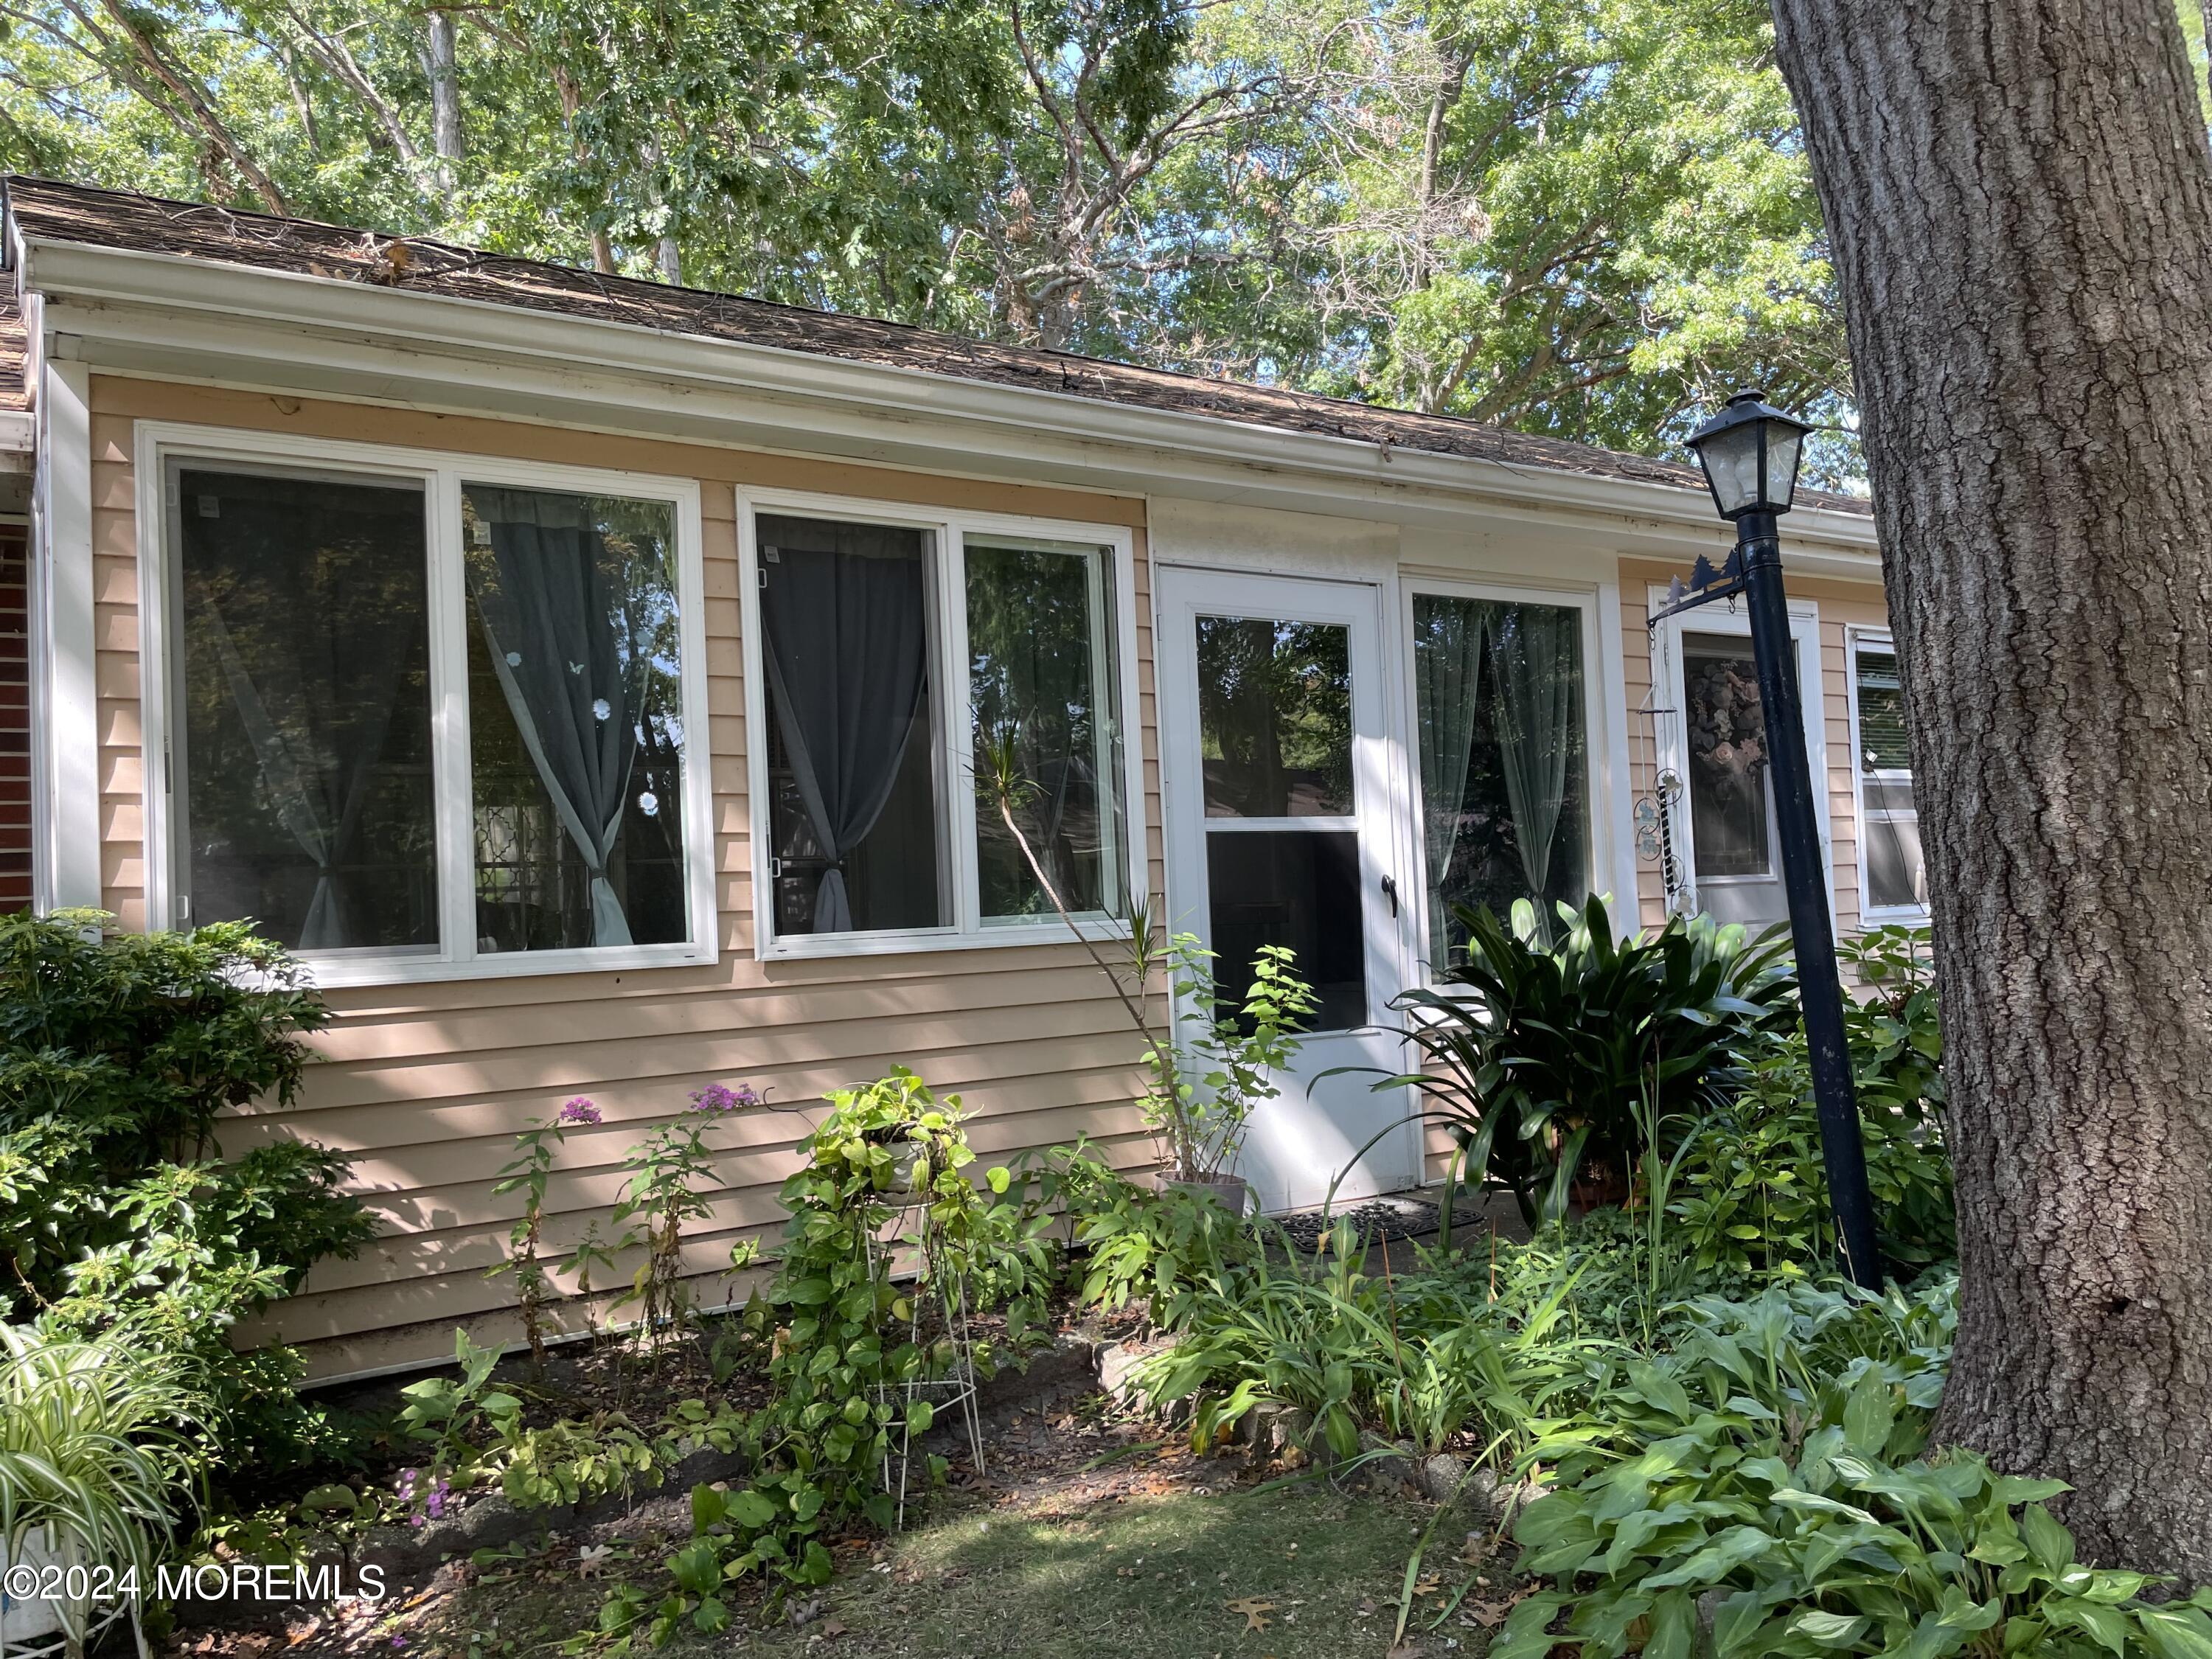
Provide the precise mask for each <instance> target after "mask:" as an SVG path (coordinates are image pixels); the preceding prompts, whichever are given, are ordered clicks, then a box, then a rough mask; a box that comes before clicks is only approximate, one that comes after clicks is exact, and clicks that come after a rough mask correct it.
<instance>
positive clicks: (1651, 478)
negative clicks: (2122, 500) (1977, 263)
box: [0, 176, 1866, 512]
mask: <svg viewBox="0 0 2212 1659" xmlns="http://www.w3.org/2000/svg"><path fill="white" fill-rule="evenodd" d="M5 189H6V191H7V210H8V213H9V216H11V217H12V218H13V219H14V221H15V224H16V226H17V227H18V228H20V230H21V234H23V236H24V237H25V238H26V239H27V240H32V241H38V240H51V241H59V242H76V243H82V244H87V245H89V246H100V247H113V248H128V249H136V250H140V251H143V252H158V253H167V254H173V255H176V256H179V257H180V258H190V259H206V260H215V261H220V262H222V263H225V264H239V265H249V266H254V267H257V268H259V269H262V270H277V271H289V272H293V273H296V274H301V275H308V276H324V277H329V278H331V279H334V280H337V281H342V282H356V283H376V284H378V285H380V286H382V287H386V288H392V289H408V290H412V291H415V292H419V293H423V294H434V295H447V296H449V297H453V298H460V299H469V300H478V301H489V302H491V303H493V304H496V305H505V306H513V307H519V308H521V309H525V310H531V311H541V312H554V313H563V314H566V315H570V316H577V317H586V318H593V319H599V320H600V321H604V322H616V323H628V324H632V325H636V326H639V327H643V328H649V329H653V330H655V331H659V332H662V333H671V334H682V335H690V336H696V337H702V338H708V339H716V340H728V341H734V342H739V343H745V344H750V345H760V346H772V347H776V348H780V349H785V350H789V351H797V352H805V353H811V354H812V355H815V356H825V357H835V358H841V359H843V360H845V361H847V362H866V363H880V364H885V365H890V366H896V367H898V368H908V369H917V370H921V371H923V372H925V373H928V374H943V375H947V376H951V377H953V378H956V379H959V380H979V381H985V382H988V383H990V384H993V385H998V386H1023V387H1028V388H1030V389H1033V390H1041V391H1046V392H1058V393H1060V394H1063V395H1065V396H1069V397H1077V398H1092V399H1096V400H1098V401H1101V402H1106V403H1115V404H1129V405H1133V406H1135V407H1138V408H1144V409H1153V410H1172V411H1177V412H1181V413H1185V414H1196V415H1205V416H1212V417H1213V418H1216V419H1219V420H1225V421H1234V422H1240V423H1243V424H1245V425H1249V426H1258V427H1268V428H1276V429H1278V430H1282V431H1289V432H1298V433H1308V434H1318V435H1325V436H1329V437H1339V438H1348V439H1352V440H1356V441H1360V442H1364V443H1371V444H1376V445H1378V446H1386V447H1395V448H1401V449H1407V450H1419V451H1425V452H1427V453H1434V454H1440V455H1458V456H1464V457H1467V458H1468V459H1474V460H1481V461H1494V462H1500V463H1504V464H1507V465H1517V466H1526V467H1532V468H1541V469H1544V470H1547V471H1562V472H1574V473H1583V474H1587V475H1590V476H1594V477H1613V478H1623V479H1631V480H1635V481H1638V482H1642V483H1658V484H1671V485H1674V486H1677V487H1680V488H1689V489H1696V488H1701V487H1702V486H1701V483H1700V480H1699V477H1698V474H1697V472H1696V471H1695V470H1694V469H1693V468H1691V467H1689V466H1686V465H1678V464H1676V463H1674V462H1669V461H1662V460H1656V459H1652V458H1650V457H1649V456H1644V455H1630V454H1623V453H1618V452H1615V451H1613V450H1607V449H1600V448H1597V447H1593V446H1590V445H1587V444H1577V443H1568V442H1565V441H1560V440H1559V439H1554V438H1542V437H1534V436H1530V435H1527V434H1525V433H1518V432H1513V431H1509V430H1507V429H1506V428H1503V427H1496V426H1486V425H1483V424H1480V423H1479V422H1474V421H1465V420H1459V419H1455V418H1453V417H1451V416H1438V415H1422V414H1416V413H1414V412H1413V411H1411V410H1398V409H1386V408H1378V407H1376V406H1374V405H1371V404H1358V403H1352V402H1348V401H1345V400H1342V399H1338V398H1321V397H1315V396H1312V395H1310V394H1309V393H1305V392H1290V391H1285V390H1282V389H1280V388H1277V387H1270V386H1250V385H1246V384H1243V383H1241V382H1238V381H1234V380H1209V379H1206V378H1204V377H1201V376H1198V375H1192V374H1171V373H1169V372H1166V371H1164V370H1160V369H1152V368H1138V367H1135V366H1133V365H1131V364H1127V363H1115V362H1104V361H1103V360H1100V359H1097V358H1093V357H1084V356H1076V355H1075V354H1073V353H1071V352H1062V351H1045V350H1037V349H1027V348H1023V347H1018V346H1004V345H994V344H989V343H984V342H981V341H975V340H969V339H966V338H963V337H961V336H958V335H955V334H947V333H942V332H939V331H936V330H933V329H924V328H915V327H912V326H910V325H906V324H903V323H887V322H882V321H878V320H877V319H872V318H864V317H851V316H843V315H840V314H837V313H829V312H821V311H812V310H809V309H806V308H805V307H799V306H788V305H780V304H776V303H774V302H771V301H764V300H754V299H747V298H744V297H742V296H739V295H730V294H718V293H714V292H711V291H708V290H704V289H687V288H674V287H670V286H667V285H665V284H662V283H649V282H640V281H635V280H633V279H631V278H628V277H622V276H602V275H599V273H597V272H594V271H588V270H574V269H572V268H570V267H568V266H566V265H557V264H549V263H546V262H544V261H542V260H537V259H521V258H512V257H509V256H507V255H505V254H500V253H491V252H484V251H483V250H481V249H476V248H466V247H459V246H454V245H453V244H451V243H447V242H440V241H435V240H429V239H427V238H422V237H399V236H390V235H385V234H380V233H377V232H374V231H361V230H350V229H347V228H343V227H340V226H337V225H326V224H321V223H318V222H313V221H311V220H303V219H280V218H275V217H272V216H269V215H265V214H258V213H246V212H240V211H237V210H232V209H229V208H222V207H210V206H207V205H204V204H195V203H189V202H173V201H167V200H163V199H161V198H159V197H151V196H139V195H133V194H130V193H126V192H124V191H107V190H94V189H90V188H88V187H86V186H83V185H68V184H61V183H58V182H56V181H53V180H51V179H30V178H24V177H20V176H19V177H13V178H9V179H6V180H5ZM18 338H19V339H20V328H19V329H18ZM8 350H9V347H8V345H7V343H6V336H5V330H4V321H0V377H4V374H5V369H6V366H7V363H8V362H9V359H8V357H7V356H6V353H7V351H8ZM20 358H21V352H20V349H17V352H16V362H17V364H18V372H17V377H16V378H17V380H18V381H19V382H20V380H21V372H20ZM1819 500H1820V505H1824V506H1837V507H1845V508H1846V509H1855V510H1857V511H1862V512H1863V511H1864V510H1865V507H1866V504H1865V503H1864V502H1863V501H1855V500H1853V499H1851V498H1849V497H1843V496H1833V497H1831V496H1825V495H1824V496H1821V497H1820V498H1819ZM1807 504H1808V505H1810V504H1812V502H1811V501H1809V500H1808V503H1807Z"/></svg>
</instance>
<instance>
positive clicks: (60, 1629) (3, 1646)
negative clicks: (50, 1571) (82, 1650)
mask: <svg viewBox="0 0 2212 1659" xmlns="http://www.w3.org/2000/svg"><path fill="white" fill-rule="evenodd" d="M78 1559H79V1558H78V1556H77V1553H76V1551H75V1550H74V1549H72V1548H70V1547H68V1546H67V1545H59V1544H57V1542H56V1541H55V1538H54V1535H53V1529H52V1528H50V1527H35V1528H26V1529H25V1530H24V1531H23V1532H22V1533H21V1534H20V1535H19V1536H18V1537H17V1539H16V1541H15V1548H13V1549H12V1550H11V1549H9V1547H8V1545H7V1542H6V1541H5V1540H0V1656H4V1655H12V1654H19V1653H21V1654H39V1653H46V1652H49V1651H52V1650H58V1649H59V1648H60V1647H61V1645H62V1643H61V1639H60V1638H63V1637H64V1636H74V1637H76V1638H80V1639H82V1637H83V1635H84V1634H85V1633H86V1632H85V1614H86V1613H87V1612H88V1608H85V1607H73V1606H71V1605H70V1603H69V1602H67V1601H64V1600H63V1599H62V1598H61V1597H59V1596H43V1595H9V1594H8V1592H7V1590H6V1589H5V1588H3V1587H4V1585H5V1584H6V1583H7V1580H8V1578H9V1574H10V1570H11V1569H13V1568H15V1567H28V1568H30V1569H31V1570H32V1571H33V1572H35V1573H38V1574H39V1575H40V1576H41V1577H44V1576H45V1574H46V1569H47V1568H49V1567H60V1568H62V1569H64V1571H66V1570H67V1569H68V1568H69V1567H70V1566H71V1565H75V1564H76V1561H77V1560H78ZM102 1622H103V1623H104V1622H106V1621H105V1620H103V1621H102ZM71 1626H75V1629H73V1630H72V1629H71Z"/></svg>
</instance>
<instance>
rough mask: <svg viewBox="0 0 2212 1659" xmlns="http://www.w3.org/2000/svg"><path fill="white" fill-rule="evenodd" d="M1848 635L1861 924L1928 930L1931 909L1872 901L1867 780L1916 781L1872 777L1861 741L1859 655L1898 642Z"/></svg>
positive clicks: (1864, 633)
mask: <svg viewBox="0 0 2212 1659" xmlns="http://www.w3.org/2000/svg"><path fill="white" fill-rule="evenodd" d="M1846 633H1847V635H1848V637H1847V639H1846V641H1845V644H1846V646H1847V647H1848V648H1847V649H1846V651H1845V653H1844V691H1845V693H1846V694H1847V695H1848V696H1849V697H1850V710H1851V727H1850V730H1851V810H1852V811H1853V813H1854V814H1855V815H1856V817H1855V822H1856V826H1857V832H1858V859H1859V921H1860V922H1861V923H1862V924H1863V925H1865V926H1869V927H1882V926H1885V925H1887V924H1891V923H1899V922H1901V923H1904V924H1905V925H1906V926H1908V927H1916V926H1918V927H1924V926H1925V925H1926V924H1927V922H1928V920H1929V909H1928V907H1927V906H1926V905H1924V904H1875V903H1874V902H1871V899H1870V895H1871V894H1872V893H1873V891H1874V887H1873V884H1872V883H1873V876H1872V873H1871V871H1872V861H1871V860H1869V857H1868V846H1869V842H1871V841H1872V839H1873V837H1872V836H1869V835H1868V833H1867V826H1868V825H1869V823H1872V822H1873V819H1872V818H1871V817H1869V808H1868V806H1867V800H1866V786H1867V779H1868V777H1869V772H1868V771H1867V766H1866V745H1865V744H1863V743H1861V742H1860V741H1859V652H1860V650H1861V649H1862V648H1864V649H1869V650H1875V651H1887V652H1889V653H1891V654H1892V655H1894V654H1895V653H1896V651H1897V641H1896V640H1895V639H1894V638H1893V636H1892V635H1891V633H1890V631H1889V629H1887V628H1853V629H1847V630H1846ZM1871 776H1872V777H1873V778H1874V779H1875V781H1876V782H1878V783H1905V784H1910V783H1911V781H1912V774H1911V772H1910V771H1909V770H1908V771H1903V772H1900V771H1899V770H1897V769H1895V768H1894V767H1884V768H1882V769H1879V770H1877V771H1875V772H1874V773H1872V774H1871ZM1882 814H1883V818H1884V821H1885V822H1887V820H1888V819H1889V818H1890V817H1892V816H1893V814H1892V813H1891V811H1890V809H1888V808H1887V807H1885V808H1883V809H1882ZM1912 818H1913V822H1914V823H1915V824H1916V825H1917V823H1918V822H1919V818H1920V810H1919V807H1918V806H1917V805H1915V806H1914V808H1913V811H1912Z"/></svg>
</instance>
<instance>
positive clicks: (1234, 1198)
mask: <svg viewBox="0 0 2212 1659" xmlns="http://www.w3.org/2000/svg"><path fill="white" fill-rule="evenodd" d="M1154 1181H1155V1182H1156V1184H1157V1185H1158V1188H1159V1189H1160V1191H1162V1192H1170V1191H1174V1192H1179V1193H1189V1194H1192V1195H1194V1197H1199V1198H1210V1199H1212V1200H1213V1201H1214V1202H1215V1203H1216V1204H1218V1205H1219V1206H1221V1207H1222V1208H1223V1209H1225V1210H1226V1211H1228V1212H1229V1213H1230V1214H1231V1215H1232V1216H1235V1217H1237V1218H1238V1219H1239V1220H1242V1219H1243V1216H1244V1212H1245V1207H1246V1205H1247V1203H1248V1201H1249V1198H1250V1196H1251V1191H1252V1189H1251V1188H1249V1187H1248V1186H1247V1185H1246V1184H1245V1182H1244V1177H1243V1176H1195V1177H1193V1178H1191V1179H1188V1180H1185V1179H1182V1178H1181V1177H1179V1176H1171V1175H1169V1174H1167V1173H1166V1172H1165V1171H1163V1172H1161V1173H1160V1174H1159V1175H1158V1176H1155V1177H1154Z"/></svg>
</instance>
